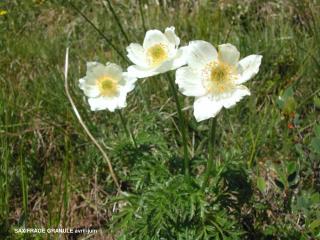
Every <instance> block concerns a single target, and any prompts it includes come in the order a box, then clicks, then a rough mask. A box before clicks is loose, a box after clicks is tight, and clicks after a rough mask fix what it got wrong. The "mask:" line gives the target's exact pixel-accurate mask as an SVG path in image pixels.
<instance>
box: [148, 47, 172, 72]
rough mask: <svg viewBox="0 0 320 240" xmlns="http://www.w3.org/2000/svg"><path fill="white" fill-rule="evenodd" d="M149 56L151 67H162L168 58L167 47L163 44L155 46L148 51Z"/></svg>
mask: <svg viewBox="0 0 320 240" xmlns="http://www.w3.org/2000/svg"><path fill="white" fill-rule="evenodd" d="M147 55H148V58H149V61H150V63H151V66H153V67H154V66H157V65H160V64H161V63H163V62H164V61H165V60H166V59H167V58H168V51H167V47H166V46H165V45H164V44H162V43H159V44H155V45H153V46H152V47H150V48H149V49H148V50H147Z"/></svg>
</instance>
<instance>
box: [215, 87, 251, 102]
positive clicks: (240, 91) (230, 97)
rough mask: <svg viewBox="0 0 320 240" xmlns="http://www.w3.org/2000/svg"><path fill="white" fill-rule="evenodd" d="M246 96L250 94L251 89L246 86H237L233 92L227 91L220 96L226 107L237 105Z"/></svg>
mask: <svg viewBox="0 0 320 240" xmlns="http://www.w3.org/2000/svg"><path fill="white" fill-rule="evenodd" d="M244 96H250V91H249V89H248V88H247V87H246V86H243V85H239V86H236V87H235V88H234V89H233V90H232V91H231V92H229V93H225V94H223V95H222V96H221V97H220V102H221V103H222V104H223V106H224V107H225V108H231V107H233V106H234V105H236V103H237V102H239V101H240V100H241V99H242V98H243V97H244Z"/></svg>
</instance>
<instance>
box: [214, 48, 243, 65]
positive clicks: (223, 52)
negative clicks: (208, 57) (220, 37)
mask: <svg viewBox="0 0 320 240" xmlns="http://www.w3.org/2000/svg"><path fill="white" fill-rule="evenodd" d="M218 51H219V54H218V58H219V60H220V61H222V62H225V63H228V64H230V65H233V66H234V65H237V64H238V62H239V58H240V52H239V51H238V49H237V48H236V47H235V46H234V45H232V44H230V43H226V44H221V45H219V47H218Z"/></svg>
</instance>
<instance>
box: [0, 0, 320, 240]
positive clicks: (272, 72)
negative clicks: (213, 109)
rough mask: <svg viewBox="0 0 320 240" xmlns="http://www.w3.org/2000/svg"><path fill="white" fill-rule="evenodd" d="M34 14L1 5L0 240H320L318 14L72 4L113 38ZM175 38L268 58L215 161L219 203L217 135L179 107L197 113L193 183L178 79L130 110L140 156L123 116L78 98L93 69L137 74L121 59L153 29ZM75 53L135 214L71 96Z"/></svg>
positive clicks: (53, 7)
mask: <svg viewBox="0 0 320 240" xmlns="http://www.w3.org/2000/svg"><path fill="white" fill-rule="evenodd" d="M36 2H37V1H31V0H30V1H6V2H1V3H0V9H6V10H7V11H8V13H7V14H6V15H3V16H0V53H1V57H0V158H1V161H0V238H1V239H27V238H28V237H29V238H30V239H32V235H28V236H27V235H25V236H24V235H22V234H15V233H14V228H17V227H48V228H49V227H50V228H53V227H58V226H65V227H72V228H73V227H74V228H76V227H84V226H87V227H90V226H93V227H96V228H98V229H99V234H96V235H94V237H96V238H97V239H98V237H99V236H100V237H101V239H106V238H107V237H110V236H111V234H113V235H114V236H117V237H116V239H159V238H157V237H161V236H162V237H163V238H164V239H196V237H199V238H200V239H208V238H209V237H210V236H211V237H212V239H215V238H217V239H219V238H221V239H222V238H224V239H311V238H313V239H316V238H317V237H320V235H319V234H320V228H319V226H320V224H319V219H320V210H319V202H320V200H319V199H318V198H319V195H316V194H315V193H316V192H319V191H320V182H319V164H320V163H319V151H320V149H319V146H320V144H319V142H320V141H319V138H320V136H319V135H320V134H319V133H317V130H316V126H319V121H320V118H319V109H320V106H319V105H320V104H319V102H320V100H319V99H320V90H319V87H320V85H319V69H320V60H319V59H320V58H319V57H320V50H319V42H320V35H319V31H318V29H319V24H320V15H319V12H320V11H319V10H320V5H319V3H317V1H311V0H310V1H299V0H291V1H289V0H288V1H267V2H265V1H259V0H254V1H248V2H250V3H251V4H248V3H247V1H246V2H245V3H244V2H243V1H237V0H230V1H227V0H226V1H220V2H219V3H218V2H214V3H212V2H211V1H195V3H192V2H191V1H159V2H160V4H157V3H156V1H152V0H147V1H146V0H141V1H134V2H132V1H110V2H109V1H107V2H106V3H105V5H104V4H103V3H102V2H103V1H98V0H97V1H81V2H80V1H72V3H73V4H74V5H75V6H76V7H77V8H78V9H79V10H80V11H81V12H82V13H83V14H84V15H85V16H86V17H87V18H88V19H89V20H90V21H92V23H93V24H94V25H95V26H96V27H97V28H98V29H99V30H100V31H101V33H102V34H103V35H104V36H101V33H100V34H99V33H98V32H97V31H96V29H94V28H93V27H92V26H91V25H90V23H89V22H88V21H87V20H86V19H84V18H83V17H82V16H81V15H79V13H78V12H77V11H76V10H75V8H73V7H72V6H71V5H70V4H69V3H68V1H58V0H57V1H54V0H52V1H43V3H36ZM108 3H109V4H112V5H111V6H112V11H110V5H108ZM115 16H116V17H115ZM120 26H121V27H120ZM168 26H175V27H176V32H177V34H178V36H179V37H180V38H181V44H182V45H186V44H187V43H188V42H189V41H191V40H196V39H202V40H206V41H210V42H211V43H212V44H214V45H215V46H217V45H218V44H221V43H225V42H230V43H232V44H234V45H236V46H237V47H238V49H239V50H240V52H241V55H242V56H246V55H249V54H261V55H263V61H262V65H261V68H260V72H259V74H258V75H257V76H256V77H255V78H254V79H252V80H251V81H249V82H248V83H246V85H247V86H248V87H249V88H250V90H251V92H252V95H251V96H250V97H248V98H245V99H244V100H243V101H241V102H240V103H239V104H237V105H236V106H235V107H234V108H232V109H230V110H223V111H222V112H221V113H220V114H219V116H218V119H217V133H216V138H215V139H216V142H215V143H216V145H215V147H214V156H215V160H216V162H217V164H218V166H219V169H221V171H222V172H221V178H219V177H220V176H212V179H211V181H210V183H209V186H208V188H207V190H206V191H207V192H206V194H207V195H206V194H203V193H202V192H201V190H199V189H198V187H197V185H198V184H199V185H201V182H202V180H203V175H204V168H205V165H206V159H207V157H208V138H209V135H208V131H209V128H210V126H209V125H210V124H209V122H210V121H204V122H201V123H197V122H196V121H195V119H194V117H193V114H192V109H191V108H190V107H191V106H192V103H193V99H192V98H187V97H184V96H182V95H181V94H180V95H179V96H178V98H179V100H180V104H181V105H182V107H183V108H186V110H184V111H183V114H184V117H185V120H186V127H187V136H188V138H187V142H188V149H187V150H188V154H189V156H190V157H191V170H190V175H191V176H190V178H187V177H185V176H184V174H183V156H184V149H183V142H182V140H181V128H180V127H181V126H180V124H179V115H178V112H177V110H176V106H175V99H174V96H173V95H172V93H171V91H170V84H169V82H168V76H166V75H165V74H163V75H159V76H155V77H152V78H149V79H146V80H139V85H138V86H137V87H136V89H135V90H134V91H133V92H132V93H130V95H129V98H128V101H127V102H128V106H127V107H126V108H125V109H123V110H122V114H123V115H124V116H125V117H126V120H127V123H128V126H129V127H130V129H131V130H132V131H133V134H134V136H135V138H136V141H137V144H138V149H135V148H134V147H133V145H132V143H131V140H130V139H129V138H128V137H127V135H126V131H125V130H124V129H123V127H122V124H121V119H120V117H119V115H118V114H115V113H110V112H107V111H100V112H90V110H89V106H88V104H87V101H86V99H85V97H84V96H83V94H82V92H81V90H80V89H79V88H78V79H79V78H80V77H82V76H84V74H85V63H86V61H92V60H97V61H99V62H107V61H111V62H115V63H118V64H121V65H122V66H123V68H124V69H125V68H126V67H127V66H128V65H129V63H128V61H127V60H126V59H124V58H123V57H122V56H121V55H120V54H122V55H124V56H125V54H126V52H125V47H126V46H127V45H128V41H129V42H142V41H143V38H144V33H145V29H144V28H146V29H160V30H164V29H165V28H166V27H168ZM106 39H107V41H106ZM127 39H128V40H127ZM67 46H69V47H70V59H69V83H70V90H71V94H72V97H73V99H74V100H75V103H76V105H77V107H78V110H79V112H80V114H81V115H82V117H83V119H84V121H85V122H86V124H87V125H88V127H89V129H90V131H91V132H92V133H93V135H94V136H95V137H96V138H97V139H98V140H99V142H100V143H101V144H102V145H103V146H104V148H105V150H106V151H107V153H108V154H109V155H110V158H111V161H112V162H113V166H114V168H115V171H116V174H117V176H118V178H119V179H120V180H121V182H122V187H123V190H124V191H127V192H128V193H129V197H127V198H126V197H123V198H124V201H127V202H129V203H131V204H129V205H127V206H126V207H122V208H121V207H119V206H121V204H119V203H118V204H115V203H114V201H115V199H114V197H115V196H116V188H115V185H114V184H113V181H112V178H111V176H110V174H109V171H108V168H107V165H106V163H105V161H104V160H103V158H102V156H101V154H100V152H99V151H98V150H97V149H96V147H95V146H94V145H93V144H92V142H91V141H90V139H89V138H88V137H87V135H86V134H85V132H84V131H83V129H82V128H81V125H80V124H79V122H78V121H77V118H76V117H75V115H74V113H73V111H72V108H71V105H70V103H69V102H68V99H67V97H66V94H65V92H64V86H63V84H64V77H63V71H64V57H65V50H66V47H67ZM119 53H120V54H119ZM171 74H172V75H171V77H172V76H173V73H171ZM288 89H289V90H288ZM290 89H292V90H290ZM278 96H284V99H285V101H284V102H283V103H279V100H278ZM188 107H189V108H188ZM293 113H294V115H293ZM288 124H289V125H290V124H291V125H292V126H293V128H289V127H288V126H289V125H288ZM317 134H318V135H317ZM258 179H259V181H257V180H258ZM237 180H238V181H237ZM242 180H243V181H242ZM261 182H262V183H261ZM166 188H168V189H166ZM175 189H179V191H177V192H176V193H175V192H174V191H175ZM157 194H158V195H157ZM175 194H176V195H175ZM230 196H232V197H230ZM157 197H158V198H157ZM229 197H230V198H229ZM159 199H162V200H161V201H160V200H159ZM189 199H191V200H190V201H189ZM216 199H217V200H216ZM310 199H311V200H310ZM227 200H228V201H227ZM173 201H176V203H175V204H174V203H173ZM139 202H140V203H141V204H142V203H143V205H142V206H143V207H141V205H139V204H138V203H139ZM161 203H162V204H161ZM207 203H208V204H209V203H210V204H211V205H208V204H207ZM206 204H207V205H206ZM159 205H161V206H159ZM128 206H130V207H128ZM190 209H191V210H190ZM122 210H123V211H122ZM189 210H190V212H189ZM202 210H203V211H202ZM166 211H167V212H166ZM164 212H166V214H168V215H166V214H165V213H164ZM183 212H188V213H185V214H184V213H183ZM133 213H137V214H140V215H141V218H136V216H135V215H134V214H133ZM173 213H174V214H173ZM170 214H173V216H171V215H170ZM206 214H208V216H207V215H206ZM123 216H125V217H124V218H123ZM168 216H170V217H168ZM203 216H207V218H206V220H203ZM176 218H177V219H176ZM212 219H213V220H212ZM148 221H150V222H151V223H154V225H153V226H148ZM156 221H159V222H161V221H163V225H161V226H160V225H159V226H158V225H157V222H156ZM201 221H203V222H201ZM186 222H188V224H186ZM196 222H201V223H203V226H202V227H199V226H198V225H197V223H196ZM169 223H170V224H171V225H170V224H169ZM178 223H179V224H178ZM121 224H122V225H121ZM119 226H120V227H119ZM121 226H122V227H121ZM164 226H171V227H170V229H169V227H168V228H165V227H164ZM220 228H221V229H220ZM199 229H200V230H199ZM219 229H220V230H219ZM157 234H159V235H157ZM238 234H242V235H241V237H238ZM85 236H87V235H83V237H85ZM120 236H121V237H122V238H120ZM139 236H140V238H139ZM142 236H144V238H143V237H142ZM36 237H38V238H39V239H42V238H43V239H46V238H48V239H49V238H52V239H55V238H58V237H59V236H58V235H37V236H36ZM178 237H179V238H178ZM228 237H229V238H228Z"/></svg>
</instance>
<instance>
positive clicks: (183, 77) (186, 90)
mask: <svg viewBox="0 0 320 240" xmlns="http://www.w3.org/2000/svg"><path fill="white" fill-rule="evenodd" d="M176 83H177V84H178V86H179V91H180V92H181V93H182V94H184V95H186V96H194V97H199V96H203V95H205V94H206V89H205V88H204V87H203V85H202V81H201V74H200V72H199V71H196V70H194V69H192V68H190V67H182V68H179V69H178V70H177V71H176Z"/></svg>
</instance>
